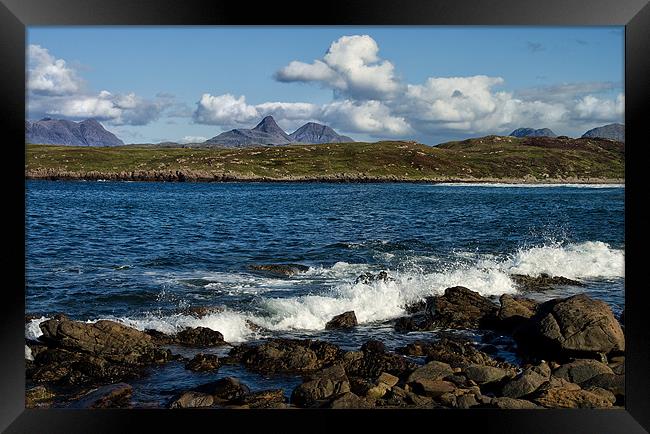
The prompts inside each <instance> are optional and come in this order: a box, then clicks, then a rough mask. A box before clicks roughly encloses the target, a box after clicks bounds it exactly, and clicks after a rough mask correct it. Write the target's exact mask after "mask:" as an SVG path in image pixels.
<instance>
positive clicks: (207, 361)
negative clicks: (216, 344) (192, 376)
mask: <svg viewBox="0 0 650 434" xmlns="http://www.w3.org/2000/svg"><path fill="white" fill-rule="evenodd" d="M219 366H221V363H220V362H219V357H217V356H216V355H214V354H197V355H196V356H194V358H193V359H192V360H190V361H189V362H187V363H186V364H185V369H189V370H190V371H194V372H209V371H216V370H218V369H219Z"/></svg>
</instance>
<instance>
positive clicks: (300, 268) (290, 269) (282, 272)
mask: <svg viewBox="0 0 650 434" xmlns="http://www.w3.org/2000/svg"><path fill="white" fill-rule="evenodd" d="M248 268H250V269H251V270H254V271H262V272H265V273H269V274H273V275H277V276H287V277H290V276H293V275H294V274H298V273H304V272H305V271H308V270H309V267H307V266H306V265H300V264H263V265H250V266H249V267H248Z"/></svg>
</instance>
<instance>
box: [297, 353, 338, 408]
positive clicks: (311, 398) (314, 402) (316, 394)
mask: <svg viewBox="0 0 650 434" xmlns="http://www.w3.org/2000/svg"><path fill="white" fill-rule="evenodd" d="M305 380H306V381H305V382H304V383H302V384H300V385H298V386H297V387H296V388H295V389H293V393H292V394H291V402H292V403H294V404H296V405H297V406H298V407H303V408H306V407H320V406H322V405H323V404H324V402H325V401H326V400H329V399H331V398H333V397H334V396H336V395H340V394H343V393H347V392H350V382H349V380H348V377H347V375H346V373H345V369H344V368H343V366H342V365H340V364H336V365H333V366H331V367H329V368H325V369H322V370H320V371H318V372H315V373H313V374H311V375H309V376H307V377H306V378H305Z"/></svg>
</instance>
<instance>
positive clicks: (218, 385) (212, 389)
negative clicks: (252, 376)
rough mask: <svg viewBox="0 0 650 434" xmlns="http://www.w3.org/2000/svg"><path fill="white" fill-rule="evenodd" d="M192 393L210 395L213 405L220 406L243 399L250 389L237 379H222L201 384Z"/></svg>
mask: <svg viewBox="0 0 650 434" xmlns="http://www.w3.org/2000/svg"><path fill="white" fill-rule="evenodd" d="M192 391H193V392H200V393H205V394H208V395H211V396H212V398H213V400H214V403H215V404H222V403H229V402H233V401H236V400H239V399H241V398H243V397H244V396H245V395H247V394H248V393H249V392H250V389H249V388H248V386H246V385H245V384H243V383H242V382H240V381H239V380H238V379H237V378H233V377H224V378H220V379H219V380H216V381H212V382H210V383H206V384H202V385H200V386H198V387H196V388H194V389H193V390H192Z"/></svg>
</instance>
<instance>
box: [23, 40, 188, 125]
mask: <svg viewBox="0 0 650 434" xmlns="http://www.w3.org/2000/svg"><path fill="white" fill-rule="evenodd" d="M27 62H28V73H27V91H28V111H29V112H30V114H33V115H38V116H42V115H47V116H61V117H66V118H72V119H86V118H95V119H98V120H101V121H106V122H108V123H110V124H112V125H146V124H148V123H150V122H153V121H155V120H157V119H159V118H160V117H161V116H162V115H163V113H164V112H165V110H167V109H169V108H172V107H175V108H177V109H180V107H179V105H178V103H176V102H175V100H174V96H173V95H170V94H166V93H159V94H158V95H156V97H155V98H153V99H146V98H143V97H140V96H138V95H136V94H135V93H133V92H131V93H127V94H113V93H111V92H109V91H107V90H102V91H101V92H99V93H98V94H93V93H91V92H88V91H87V90H86V86H85V82H84V81H83V80H82V79H81V78H80V77H79V75H78V74H77V72H76V71H75V70H74V69H72V68H70V67H69V66H68V65H67V63H66V61H65V60H63V59H58V58H56V57H54V56H53V55H52V54H51V53H50V52H49V51H48V50H47V49H46V48H43V47H41V46H40V45H29V46H28V48H27ZM186 115H187V114H186Z"/></svg>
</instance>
